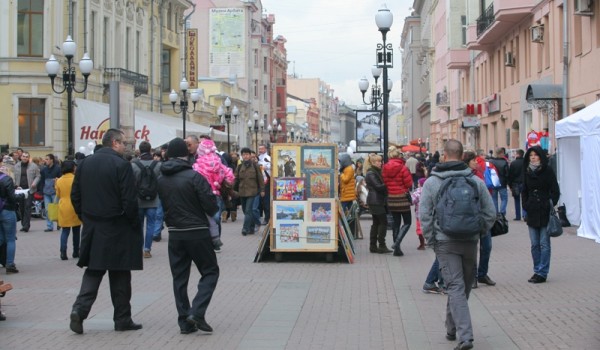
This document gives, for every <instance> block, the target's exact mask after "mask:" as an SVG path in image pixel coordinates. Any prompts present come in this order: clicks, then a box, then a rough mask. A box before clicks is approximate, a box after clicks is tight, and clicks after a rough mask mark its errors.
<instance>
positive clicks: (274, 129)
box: [267, 119, 283, 143]
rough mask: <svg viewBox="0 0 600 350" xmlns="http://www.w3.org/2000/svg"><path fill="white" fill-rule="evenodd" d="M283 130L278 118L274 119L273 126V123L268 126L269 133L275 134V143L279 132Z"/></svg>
mask: <svg viewBox="0 0 600 350" xmlns="http://www.w3.org/2000/svg"><path fill="white" fill-rule="evenodd" d="M282 130H283V128H282V127H281V124H279V123H278V122H277V119H273V126H272V127H271V125H269V126H268V127H267V131H268V132H269V134H271V133H272V134H273V143H277V133H279V132H281V131H282Z"/></svg>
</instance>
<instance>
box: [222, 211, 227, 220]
mask: <svg viewBox="0 0 600 350" xmlns="http://www.w3.org/2000/svg"><path fill="white" fill-rule="evenodd" d="M221 222H227V210H225V211H223V212H222V213H221Z"/></svg>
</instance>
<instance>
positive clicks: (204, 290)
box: [169, 236, 219, 329]
mask: <svg viewBox="0 0 600 350" xmlns="http://www.w3.org/2000/svg"><path fill="white" fill-rule="evenodd" d="M192 261H193V262H194V264H195V265H196V268H197V269H198V272H200V275H201V276H202V277H201V278H200V281H198V292H196V296H195V297H194V300H193V301H192V305H191V307H190V299H189V297H188V282H189V280H190V269H191V266H192ZM169 264H170V265H171V275H172V276H173V293H174V294H175V307H176V308H177V314H178V318H177V322H178V323H179V327H180V328H182V329H184V328H185V327H187V325H186V321H185V319H186V318H187V317H188V316H189V315H194V316H196V317H204V315H205V314H206V309H207V308H208V304H209V303H210V300H211V298H212V295H213V293H214V291H215V288H216V287H217V281H218V280H219V265H218V264H217V256H216V254H215V251H214V249H213V245H212V242H211V239H210V237H209V236H207V237H206V238H200V239H194V240H173V239H169Z"/></svg>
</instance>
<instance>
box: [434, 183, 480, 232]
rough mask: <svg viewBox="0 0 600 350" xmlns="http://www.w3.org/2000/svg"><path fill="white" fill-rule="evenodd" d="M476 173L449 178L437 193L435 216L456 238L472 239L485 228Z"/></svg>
mask: <svg viewBox="0 0 600 350" xmlns="http://www.w3.org/2000/svg"><path fill="white" fill-rule="evenodd" d="M434 176H437V175H435V174H434ZM472 176H473V174H469V175H468V176H452V177H448V178H445V179H443V182H442V184H441V186H440V190H439V191H438V193H437V201H436V204H435V212H434V215H435V219H436V220H437V222H438V225H439V226H440V228H441V230H442V232H443V233H444V234H446V235H447V236H450V237H452V238H455V239H470V238H473V237H474V236H476V235H479V234H481V233H482V232H483V227H484V226H483V220H482V219H481V204H480V203H479V190H478V188H477V183H476V182H475V181H474V180H473V179H472V178H471V177H472ZM438 177H439V176H438Z"/></svg>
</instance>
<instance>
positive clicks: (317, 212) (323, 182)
mask: <svg viewBox="0 0 600 350" xmlns="http://www.w3.org/2000/svg"><path fill="white" fill-rule="evenodd" d="M271 160H272V161H271V188H270V191H271V192H270V193H271V195H272V201H271V213H272V215H271V221H270V222H269V225H268V226H267V228H266V229H265V231H264V232H263V237H261V240H260V243H259V247H258V249H257V253H256V257H255V259H254V261H255V262H260V261H261V260H263V257H264V254H265V253H266V251H267V249H268V250H269V252H271V253H274V255H275V260H276V261H282V260H283V254H284V253H285V254H287V253H324V254H325V259H326V260H327V261H333V258H334V254H335V253H337V252H338V250H339V249H340V247H343V251H344V252H345V253H344V254H343V255H344V256H345V257H346V258H347V259H348V262H350V263H352V262H353V261H354V254H355V252H354V248H353V243H352V237H351V234H349V231H348V227H347V226H348V225H347V222H346V223H345V224H344V221H345V217H344V218H342V220H340V215H339V213H340V210H341V209H340V207H339V201H338V200H336V198H337V184H338V176H339V171H338V169H337V168H338V166H337V164H338V161H337V146H336V145H335V144H301V143H286V144H274V145H273V149H272V157H271ZM342 216H343V215H342ZM338 242H340V243H341V244H338Z"/></svg>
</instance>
